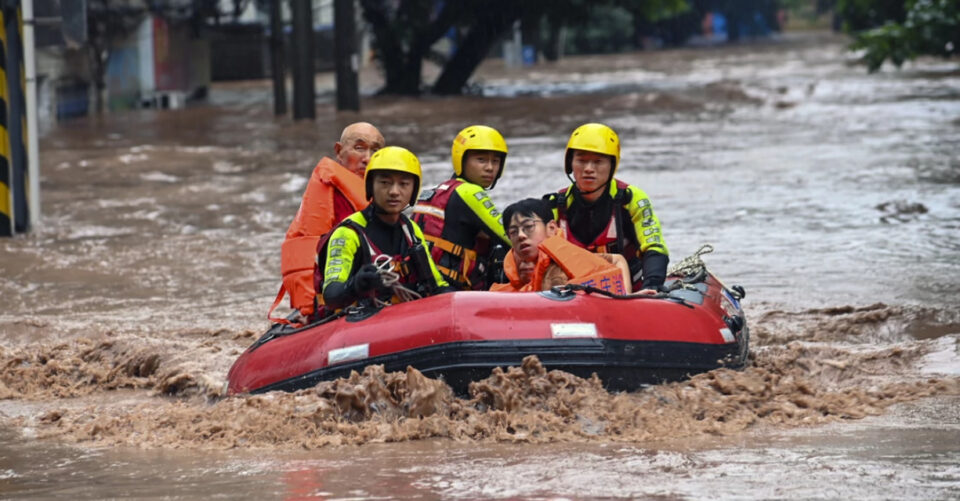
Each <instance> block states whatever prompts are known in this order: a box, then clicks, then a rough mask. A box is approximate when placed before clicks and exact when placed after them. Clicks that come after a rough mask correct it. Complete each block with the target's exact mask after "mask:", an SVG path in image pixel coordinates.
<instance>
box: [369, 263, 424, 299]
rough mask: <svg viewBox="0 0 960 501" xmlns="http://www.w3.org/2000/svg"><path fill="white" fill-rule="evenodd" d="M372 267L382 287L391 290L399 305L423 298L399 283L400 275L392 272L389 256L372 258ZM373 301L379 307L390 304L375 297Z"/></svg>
mask: <svg viewBox="0 0 960 501" xmlns="http://www.w3.org/2000/svg"><path fill="white" fill-rule="evenodd" d="M373 265H374V266H376V267H377V273H379V274H380V280H381V281H383V285H384V287H390V288H391V289H393V293H394V294H396V295H397V297H398V298H400V302H401V303H405V302H407V301H413V300H416V299H420V298H422V297H423V296H421V295H420V294H419V293H418V292H417V291H414V290H410V289H408V288H406V287H404V286H403V285H402V284H400V283H399V282H400V274H399V273H397V272H395V271H393V258H391V257H390V256H388V255H386V254H380V255H379V256H377V257H375V258H373ZM373 299H374V302H375V303H376V305H377V306H379V307H383V306H388V305H389V304H390V303H386V302H383V301H381V300H379V299H377V298H376V297H374V298H373Z"/></svg>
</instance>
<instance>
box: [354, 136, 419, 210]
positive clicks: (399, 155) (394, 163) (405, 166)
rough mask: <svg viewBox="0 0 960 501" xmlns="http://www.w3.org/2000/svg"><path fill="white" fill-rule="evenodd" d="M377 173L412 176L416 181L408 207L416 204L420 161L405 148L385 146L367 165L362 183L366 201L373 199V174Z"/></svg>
mask: <svg viewBox="0 0 960 501" xmlns="http://www.w3.org/2000/svg"><path fill="white" fill-rule="evenodd" d="M377 171H395V172H405V173H407V174H413V177H414V178H415V179H416V181H415V182H414V185H413V195H411V196H410V205H415V204H416V203H417V197H418V196H420V177H421V174H420V172H421V171H420V160H417V156H416V155H414V154H413V153H411V152H410V150H408V149H406V148H401V147H400V146H385V147H383V148H380V149H379V150H377V152H376V153H374V154H373V155H372V156H371V157H370V162H369V163H367V172H365V173H364V174H363V182H364V184H365V185H366V187H367V200H371V199H372V198H373V174H374V173H376V172H377Z"/></svg>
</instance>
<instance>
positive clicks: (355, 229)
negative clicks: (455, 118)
mask: <svg viewBox="0 0 960 501" xmlns="http://www.w3.org/2000/svg"><path fill="white" fill-rule="evenodd" d="M420 178H421V173H420V161H419V160H417V157H416V156H415V155H414V154H413V153H411V152H410V151H408V150H406V149H405V148H401V147H399V146H387V147H384V148H381V149H380V150H379V151H377V152H376V153H374V154H373V156H371V157H370V162H369V164H367V170H366V173H365V174H364V184H365V186H366V196H367V199H368V200H369V201H370V205H369V206H368V207H367V208H366V209H363V210H361V211H358V212H354V213H353V214H351V215H350V216H348V217H347V218H346V219H344V220H343V222H342V223H340V224H339V225H338V226H337V227H336V228H335V229H334V230H333V232H331V233H330V235H329V237H328V239H327V241H326V242H324V243H323V244H322V246H321V248H320V251H319V253H318V255H317V267H316V272H315V273H314V286H315V288H316V289H317V290H318V291H322V294H323V302H324V305H325V306H326V307H327V308H328V309H333V310H336V309H339V308H343V307H344V306H348V305H350V304H353V303H356V302H357V301H360V300H363V299H370V300H373V299H378V300H380V301H383V302H398V301H401V300H402V299H404V297H410V296H409V295H407V296H403V295H398V293H397V289H396V288H395V287H386V286H385V285H384V277H385V276H388V272H393V273H396V274H397V278H398V280H397V284H399V285H402V286H404V287H406V288H407V289H409V290H411V291H413V292H416V293H418V294H419V295H429V294H433V293H436V292H444V291H446V290H447V289H448V288H449V286H448V285H447V283H446V282H445V281H444V280H443V277H442V276H441V275H440V272H439V271H438V270H437V267H436V265H435V264H434V263H433V260H432V259H431V258H430V253H429V252H428V251H427V250H426V246H425V245H424V237H423V232H421V231H420V228H419V227H418V226H417V225H416V224H414V223H413V222H412V221H410V219H408V218H407V217H406V216H404V215H403V210H404V209H406V208H407V207H409V206H410V205H413V204H414V203H415V202H416V200H417V194H418V192H419V191H420ZM321 271H322V273H321Z"/></svg>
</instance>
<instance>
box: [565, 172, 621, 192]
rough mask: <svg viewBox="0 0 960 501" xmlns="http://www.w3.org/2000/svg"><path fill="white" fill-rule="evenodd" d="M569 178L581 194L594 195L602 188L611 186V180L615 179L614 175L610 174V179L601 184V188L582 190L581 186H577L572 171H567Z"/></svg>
mask: <svg viewBox="0 0 960 501" xmlns="http://www.w3.org/2000/svg"><path fill="white" fill-rule="evenodd" d="M567 179H569V180H570V182H571V183H573V189H574V190H576V193H579V194H581V195H592V194H594V193H596V192H598V191H600V190H604V189H607V188H608V187H609V186H610V181H612V180H613V176H610V179H608V180H607V182H606V183H603V185H601V186H600V187H599V188H597V189H595V190H590V191H583V190H581V189H580V187H579V186H577V181H576V180H575V179H573V176H572V175H571V174H570V173H567Z"/></svg>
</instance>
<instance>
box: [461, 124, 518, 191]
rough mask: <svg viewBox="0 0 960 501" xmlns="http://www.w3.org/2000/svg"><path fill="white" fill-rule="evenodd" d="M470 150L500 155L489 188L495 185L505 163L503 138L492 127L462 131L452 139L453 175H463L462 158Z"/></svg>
mask: <svg viewBox="0 0 960 501" xmlns="http://www.w3.org/2000/svg"><path fill="white" fill-rule="evenodd" d="M470 150H483V151H495V152H497V153H500V171H499V172H497V177H495V178H493V183H492V184H491V185H490V188H493V186H494V185H495V184H497V180H498V179H500V175H502V174H503V168H504V166H505V165H506V163H507V142H506V141H504V140H503V136H501V135H500V133H499V132H497V129H494V128H493V127H487V126H486V125H471V126H470V127H467V128H466V129H463V130H462V131H460V132H459V133H458V134H457V137H456V138H454V139H453V147H451V148H450V159H451V160H452V161H453V173H454V174H456V175H458V176H461V175H463V157H464V156H465V155H466V154H467V152H468V151H470Z"/></svg>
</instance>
